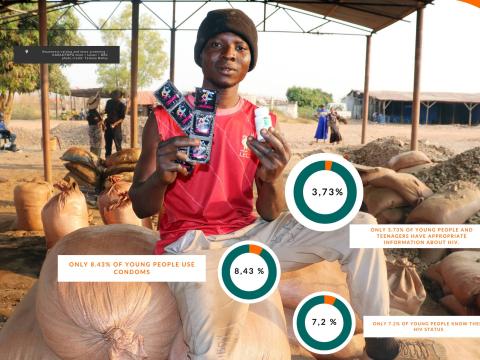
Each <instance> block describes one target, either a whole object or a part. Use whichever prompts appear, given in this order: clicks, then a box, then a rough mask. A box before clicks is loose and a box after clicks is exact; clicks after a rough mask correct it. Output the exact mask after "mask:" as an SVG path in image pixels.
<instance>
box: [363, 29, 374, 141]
mask: <svg viewBox="0 0 480 360" xmlns="http://www.w3.org/2000/svg"><path fill="white" fill-rule="evenodd" d="M371 40H372V35H368V36H367V45H366V49H365V79H364V81H363V119H362V139H361V143H362V144H365V141H366V139H367V125H368V105H369V104H368V102H369V98H370V97H369V81H370V45H371Z"/></svg>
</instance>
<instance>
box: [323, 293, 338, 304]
mask: <svg viewBox="0 0 480 360" xmlns="http://www.w3.org/2000/svg"><path fill="white" fill-rule="evenodd" d="M335 300H337V299H335V298H334V297H333V296H328V295H325V296H324V297H323V301H324V303H325V304H329V305H333V304H334V303H335Z"/></svg>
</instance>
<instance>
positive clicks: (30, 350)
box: [0, 284, 60, 360]
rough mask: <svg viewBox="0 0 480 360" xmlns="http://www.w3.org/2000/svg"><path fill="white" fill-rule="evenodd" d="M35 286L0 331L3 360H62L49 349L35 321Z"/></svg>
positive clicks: (0, 353) (0, 348)
mask: <svg viewBox="0 0 480 360" xmlns="http://www.w3.org/2000/svg"><path fill="white" fill-rule="evenodd" d="M36 299H37V285H36V284H35V285H34V286H33V287H32V288H31V289H30V291H29V292H28V294H27V295H26V296H25V297H24V298H23V300H22V301H21V302H20V304H18V305H17V306H16V309H15V312H14V313H13V315H12V316H10V318H9V319H8V321H7V323H6V324H5V326H4V327H3V329H2V330H1V331H0V357H1V358H2V360H60V358H58V357H57V356H56V355H55V354H54V353H53V352H52V350H50V349H49V348H48V346H47V345H46V344H45V341H44V340H43V336H42V332H41V331H40V329H39V327H38V323H37V320H36V319H35V301H36Z"/></svg>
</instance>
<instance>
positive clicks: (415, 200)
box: [370, 173, 433, 206]
mask: <svg viewBox="0 0 480 360" xmlns="http://www.w3.org/2000/svg"><path fill="white" fill-rule="evenodd" d="M370 184H371V185H373V186H376V187H385V188H389V189H392V190H395V191H396V192H397V193H398V194H399V195H400V196H401V197H402V198H403V199H404V200H405V201H407V202H408V203H409V204H410V205H413V206H417V205H418V204H420V203H421V202H422V201H423V200H425V199H426V198H428V197H430V196H431V195H433V192H432V190H430V189H429V188H428V186H427V185H425V184H424V183H422V182H421V181H420V180H418V179H417V178H416V177H415V176H413V175H410V174H400V173H395V174H388V175H385V176H382V177H379V178H376V179H374V180H372V181H370Z"/></svg>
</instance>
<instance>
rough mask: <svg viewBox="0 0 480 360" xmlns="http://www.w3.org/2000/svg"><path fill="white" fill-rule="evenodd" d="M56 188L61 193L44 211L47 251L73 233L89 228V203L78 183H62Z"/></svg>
mask: <svg viewBox="0 0 480 360" xmlns="http://www.w3.org/2000/svg"><path fill="white" fill-rule="evenodd" d="M54 186H55V187H56V188H57V189H59V190H60V193H59V194H57V195H55V196H54V197H53V198H51V199H50V200H49V201H48V203H47V204H46V205H45V206H44V207H43V209H42V223H43V229H44V231H45V238H46V241H47V249H50V248H51V247H53V245H55V244H56V243H57V242H58V241H59V240H60V239H61V238H63V237H64V236H65V235H67V234H69V233H71V232H72V231H75V230H77V229H80V228H82V227H86V226H88V208H87V202H86V200H85V196H84V195H83V194H82V192H81V191H80V189H79V188H78V185H77V183H76V182H74V181H72V182H70V183H69V182H67V181H60V182H58V183H57V184H55V185H54Z"/></svg>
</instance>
